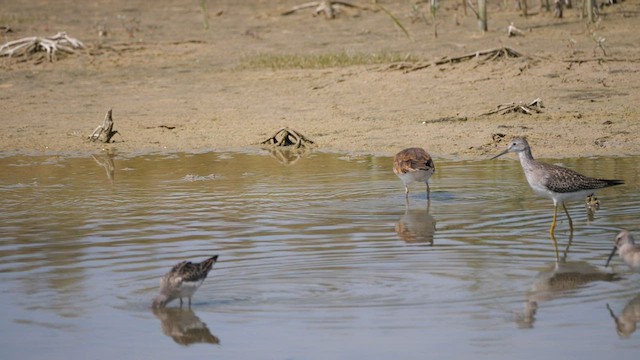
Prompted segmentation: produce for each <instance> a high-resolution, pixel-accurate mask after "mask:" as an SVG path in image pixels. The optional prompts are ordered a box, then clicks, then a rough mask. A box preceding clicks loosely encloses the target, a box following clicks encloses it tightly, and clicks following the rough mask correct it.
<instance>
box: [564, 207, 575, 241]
mask: <svg viewBox="0 0 640 360" xmlns="http://www.w3.org/2000/svg"><path fill="white" fill-rule="evenodd" d="M562 208H563V209H564V213H565V214H567V217H568V218H569V230H570V231H571V233H572V234H573V221H571V216H569V212H568V211H567V206H566V205H565V204H564V203H562Z"/></svg>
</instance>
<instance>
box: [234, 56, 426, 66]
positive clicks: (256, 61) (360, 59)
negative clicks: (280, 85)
mask: <svg viewBox="0 0 640 360" xmlns="http://www.w3.org/2000/svg"><path fill="white" fill-rule="evenodd" d="M401 61H402V62H417V61H418V59H417V58H415V57H414V56H411V55H400V54H392V53H381V54H362V53H347V52H340V53H331V54H309V55H266V54H262V55H257V56H254V57H252V58H249V59H247V60H246V61H245V62H244V63H243V64H242V65H241V66H240V68H241V69H243V70H246V69H265V68H267V69H272V70H285V69H326V68H339V67H348V66H357V65H375V64H388V63H395V62H401Z"/></svg>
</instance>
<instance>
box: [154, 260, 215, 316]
mask: <svg viewBox="0 0 640 360" xmlns="http://www.w3.org/2000/svg"><path fill="white" fill-rule="evenodd" d="M217 260H218V255H214V256H212V257H210V258H209V259H207V260H205V261H203V262H201V263H192V262H190V261H183V262H181V263H179V264H177V265H176V266H174V267H173V268H171V270H170V271H169V272H168V273H167V274H166V275H165V276H164V277H163V278H162V280H160V294H159V295H158V296H156V298H155V299H153V307H154V308H158V307H164V306H166V305H167V303H169V302H170V301H172V300H175V299H180V306H181V307H182V298H183V297H186V298H188V299H189V307H191V297H192V296H193V294H194V293H195V292H196V290H198V288H199V287H200V285H202V282H203V281H204V279H206V278H207V275H208V274H209V271H211V268H212V267H213V264H215V262H216V261H217Z"/></svg>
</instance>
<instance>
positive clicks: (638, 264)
mask: <svg viewBox="0 0 640 360" xmlns="http://www.w3.org/2000/svg"><path fill="white" fill-rule="evenodd" d="M614 241H615V245H614V246H613V250H612V251H611V254H609V258H608V259H607V263H606V264H605V265H604V267H607V266H609V262H610V261H611V258H613V255H615V254H616V251H617V252H618V254H619V255H620V257H621V258H622V260H623V261H624V262H625V263H626V264H627V265H628V266H629V267H630V268H631V270H633V271H635V272H640V244H636V243H635V241H634V240H633V236H632V235H631V233H630V232H628V231H627V230H622V231H621V232H620V233H618V235H616V238H615V240H614Z"/></svg>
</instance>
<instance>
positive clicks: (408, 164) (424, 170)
mask: <svg viewBox="0 0 640 360" xmlns="http://www.w3.org/2000/svg"><path fill="white" fill-rule="evenodd" d="M393 172H394V173H395V174H396V175H398V177H399V178H400V180H402V183H403V184H404V193H405V197H407V198H408V197H409V185H410V184H411V183H413V182H423V183H425V184H427V199H429V198H430V193H431V189H430V188H429V178H431V175H433V173H434V172H436V167H435V166H434V165H433V159H431V155H429V153H428V152H426V150H424V149H422V148H408V149H404V150H402V151H400V152H399V153H397V154H396V156H395V157H394V158H393Z"/></svg>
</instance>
